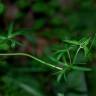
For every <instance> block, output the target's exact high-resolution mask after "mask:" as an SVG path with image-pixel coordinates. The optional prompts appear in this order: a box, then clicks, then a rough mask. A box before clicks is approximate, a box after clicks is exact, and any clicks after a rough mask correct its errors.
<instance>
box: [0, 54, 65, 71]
mask: <svg viewBox="0 0 96 96" xmlns="http://www.w3.org/2000/svg"><path fill="white" fill-rule="evenodd" d="M0 56H26V57H29V58H32V59H34V60H36V61H38V62H40V63H42V64H44V65H47V66H50V67H52V68H55V69H58V70H63V68H60V67H57V66H54V65H52V64H50V63H47V62H45V61H42V60H40V59H38V58H36V57H34V56H32V55H30V54H27V53H0Z"/></svg>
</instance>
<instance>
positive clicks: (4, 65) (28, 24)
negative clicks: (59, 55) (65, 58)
mask: <svg viewBox="0 0 96 96" xmlns="http://www.w3.org/2000/svg"><path fill="white" fill-rule="evenodd" d="M11 22H15V24H14V31H16V30H21V31H22V32H23V33H22V34H24V36H18V37H17V38H16V39H17V40H19V41H20V42H22V43H23V46H17V47H16V48H14V49H10V48H9V49H8V48H7V46H6V45H3V46H0V52H28V53H32V54H33V55H35V56H36V57H39V58H41V59H44V60H46V61H50V59H48V58H47V56H49V57H50V54H51V52H50V49H52V48H53V49H56V48H59V47H60V46H63V45H61V43H60V42H61V41H62V40H65V39H69V40H71V39H72V40H74V39H75V40H80V39H81V38H82V37H85V36H88V37H93V36H94V34H95V33H96V1H95V0H0V32H1V35H2V34H7V30H8V26H9V24H10V23H11ZM2 49H3V51H2ZM91 52H92V54H91V55H90V59H88V60H86V61H87V65H88V66H89V67H90V68H92V69H93V71H91V72H73V73H72V74H70V76H68V81H67V83H65V82H64V80H62V81H61V82H60V83H57V81H56V76H55V75H53V73H54V72H55V70H52V69H50V68H47V67H46V66H44V65H42V64H38V62H36V61H35V60H30V59H28V58H26V57H13V56H11V57H4V58H3V57H1V58H0V77H1V79H0V96H96V65H95V64H96V63H95V62H96V53H95V52H96V39H95V42H94V44H93V47H92V49H91ZM46 54H47V55H46ZM81 59H82V56H81V55H80V56H78V61H79V60H81ZM18 61H19V62H18ZM7 76H12V77H13V78H14V79H16V81H15V80H14V79H13V80H10V78H7ZM12 81H14V82H12ZM18 81H19V82H18Z"/></svg>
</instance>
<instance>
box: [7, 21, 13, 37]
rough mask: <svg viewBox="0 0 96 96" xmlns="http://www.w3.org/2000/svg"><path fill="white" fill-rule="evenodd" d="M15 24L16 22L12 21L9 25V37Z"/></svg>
mask: <svg viewBox="0 0 96 96" xmlns="http://www.w3.org/2000/svg"><path fill="white" fill-rule="evenodd" d="M13 26H14V22H12V23H11V24H10V25H9V28H8V38H10V37H11V35H12V32H13Z"/></svg>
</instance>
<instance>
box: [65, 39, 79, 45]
mask: <svg viewBox="0 0 96 96" xmlns="http://www.w3.org/2000/svg"><path fill="white" fill-rule="evenodd" d="M64 42H66V43H69V44H73V45H80V44H79V42H78V41H75V40H73V41H72V40H64Z"/></svg>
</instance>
